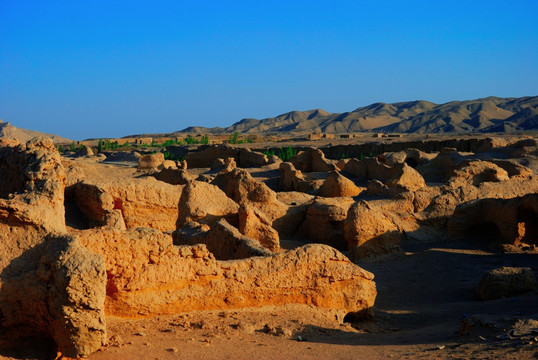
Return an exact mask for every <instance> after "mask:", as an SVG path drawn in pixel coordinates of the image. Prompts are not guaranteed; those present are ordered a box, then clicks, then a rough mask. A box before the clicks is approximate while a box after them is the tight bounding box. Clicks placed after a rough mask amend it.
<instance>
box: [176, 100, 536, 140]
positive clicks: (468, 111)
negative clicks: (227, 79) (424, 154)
mask: <svg viewBox="0 0 538 360" xmlns="http://www.w3.org/2000/svg"><path fill="white" fill-rule="evenodd" d="M526 130H538V96H526V97H521V98H499V97H493V96H491V97H487V98H482V99H476V100H466V101H451V102H448V103H445V104H435V103H432V102H429V101H424V100H416V101H406V102H398V103H392V104H386V103H375V104H372V105H368V106H364V107H360V108H357V109H355V110H353V111H351V112H345V113H329V112H326V111H324V110H322V109H316V110H308V111H292V112H289V113H285V114H282V115H279V116H276V117H272V118H267V119H262V120H258V119H243V120H241V121H239V122H237V123H235V124H233V125H232V126H229V127H226V128H221V127H215V128H204V127H188V128H186V129H184V130H181V131H178V132H176V133H174V134H180V133H209V134H224V133H233V132H235V131H237V132H238V133H246V134H259V133H282V132H289V133H350V132H380V133H418V134H425V133H436V134H440V133H488V132H515V131H526Z"/></svg>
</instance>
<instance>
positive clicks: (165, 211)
mask: <svg viewBox="0 0 538 360" xmlns="http://www.w3.org/2000/svg"><path fill="white" fill-rule="evenodd" d="M3 145H5V146H4V147H2V148H0V174H1V176H0V253H1V254H2V256H1V257H0V319H1V326H2V327H3V328H6V329H10V333H11V334H12V335H13V336H14V337H15V338H16V337H18V336H27V335H31V336H34V335H40V336H45V337H50V338H52V339H53V340H54V341H55V343H56V345H57V347H58V349H59V351H60V352H61V353H62V354H63V355H64V356H68V357H78V356H84V355H88V354H91V353H92V352H95V351H97V350H98V349H99V348H100V347H102V346H103V345H105V344H106V343H107V326H106V317H107V316H117V317H124V318H149V317H155V316H159V315H170V314H179V313H185V312H189V311H194V310H219V309H242V308H256V307H261V306H267V305H273V306H283V305H286V304H305V305H310V306H313V307H319V308H326V309H331V310H334V311H335V312H336V313H337V318H338V319H339V321H344V319H350V318H353V319H359V318H371V316H372V314H373V308H374V305H375V300H376V294H377V292H376V285H375V282H374V274H372V273H370V272H368V271H366V270H364V269H362V268H361V267H359V266H358V265H356V263H354V262H353V261H355V262H357V261H361V260H362V259H371V258H373V257H378V256H384V255H387V254H393V253H395V252H398V251H399V249H400V244H402V243H404V242H411V243H420V242H428V241H433V240H439V239H444V240H446V241H456V240H458V241H460V240H463V241H470V242H472V241H478V240H482V241H485V242H486V243H487V244H489V245H491V246H494V247H495V246H496V247H497V248H498V249H504V251H509V250H514V249H516V250H517V249H521V248H528V249H531V250H532V249H534V250H535V249H536V246H538V240H537V239H538V196H537V195H536V193H537V192H538V181H537V178H536V175H534V172H535V171H536V170H537V169H538V166H537V164H538V163H537V162H536V160H534V159H535V156H536V155H538V152H537V151H538V150H537V149H538V146H537V144H536V142H535V141H534V142H532V143H530V142H529V141H527V142H526V143H525V146H524V147H522V146H521V144H519V143H518V142H513V143H510V142H506V141H505V142H499V141H496V140H495V139H493V140H492V139H490V140H488V141H482V142H479V143H475V142H470V143H469V144H466V146H467V150H472V152H471V151H467V152H463V151H458V149H457V148H447V147H444V148H441V149H437V148H434V147H433V145H431V144H428V143H426V142H425V143H423V144H419V143H415V144H413V145H415V148H410V147H406V148H403V149H393V150H394V151H391V152H384V153H383V154H380V155H377V156H371V157H363V156H362V155H361V156H360V157H355V158H351V159H338V157H337V156H333V154H332V153H331V152H334V151H337V150H335V148H328V149H326V150H325V151H326V152H327V153H329V154H330V156H329V155H327V154H325V153H324V152H323V151H322V150H321V149H314V148H311V149H307V150H305V151H301V152H299V153H298V154H297V156H295V157H293V158H291V159H290V161H289V162H282V161H281V160H280V159H278V158H277V157H275V156H267V155H264V154H263V153H261V152H257V151H252V150H250V149H246V148H233V147H227V146H213V147H205V148H204V147H202V148H201V150H200V151H192V152H189V153H188V155H187V156H186V160H185V161H183V162H181V163H176V162H174V161H165V160H164V157H163V156H162V154H158V155H155V154H154V155H144V156H140V157H138V161H137V163H133V164H132V166H130V167H128V166H123V165H122V166H120V165H113V164H111V163H109V164H107V163H106V162H104V161H103V158H102V157H97V156H94V155H93V154H92V153H90V152H89V151H86V152H84V154H79V155H80V156H81V157H79V158H76V157H62V156H60V154H59V153H58V151H57V150H56V148H55V147H54V144H53V143H52V141H51V140H50V139H48V138H44V137H41V138H35V139H33V140H30V141H29V142H28V143H26V144H21V145H17V144H16V143H9V142H6V143H3ZM456 145H458V144H456ZM351 150H352V149H347V154H352V153H353V151H351ZM527 155H528V157H526V156H527ZM332 158H334V159H332ZM135 159H136V157H135ZM523 164H527V165H523ZM290 244H294V245H293V246H291V245H290ZM503 246H504V248H503ZM499 251H500V250H499ZM344 254H345V255H344ZM529 271H530V270H527V271H526V273H525V274H526V276H528V277H529V278H531V280H528V281H529V282H532V279H533V278H532V271H531V272H530V273H529ZM535 283H536V282H535V281H534V288H535V286H536V285H535ZM491 292H492V291H491V290H483V291H482V292H481V294H482V295H481V296H482V297H485V298H488V297H490V295H487V294H489V293H491ZM486 293H487V294H486ZM483 294H486V295H483ZM492 296H493V295H492ZM495 296H496V295H495Z"/></svg>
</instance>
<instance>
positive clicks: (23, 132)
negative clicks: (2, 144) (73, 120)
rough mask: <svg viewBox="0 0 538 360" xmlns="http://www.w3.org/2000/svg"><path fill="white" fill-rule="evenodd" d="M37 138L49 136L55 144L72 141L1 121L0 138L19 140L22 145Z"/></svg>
mask: <svg viewBox="0 0 538 360" xmlns="http://www.w3.org/2000/svg"><path fill="white" fill-rule="evenodd" d="M37 136H48V137H50V138H51V139H52V141H53V142H54V143H69V142H71V141H72V140H69V139H66V138H64V137H61V136H58V135H53V134H46V133H42V132H40V131H34V130H27V129H21V128H18V127H16V126H13V125H11V124H10V123H8V122H7V123H6V122H3V121H2V120H0V138H10V139H17V140H18V141H19V142H20V143H25V142H27V141H28V140H30V139H32V138H34V137H37Z"/></svg>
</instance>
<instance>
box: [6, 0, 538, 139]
mask: <svg viewBox="0 0 538 360" xmlns="http://www.w3.org/2000/svg"><path fill="white" fill-rule="evenodd" d="M537 94H538V1H536V0H529V1H523V0H522V1H517V0H511V1H494V0H489V1H480V0H477V1H473V0H467V1H431V0H430V1H404V0H402V1H337V0H331V1H313V0H310V1H292V0H288V1H254V0H252V1H233V0H227V1H158V0H153V1H135V0H132V1H100V0H94V1H78V0H77V1H73V0H69V1H42V0H41V1H25V0H0V119H2V120H3V121H5V122H8V121H9V122H11V123H12V124H13V125H15V126H18V127H22V128H27V129H32V130H39V131H44V132H49V133H55V134H58V135H61V136H65V137H68V138H72V139H79V140H80V139H85V138H90V137H120V136H124V135H129V134H137V133H148V132H171V131H176V130H180V129H183V128H185V127H187V126H192V125H198V126H209V127H211V126H228V125H231V124H232V123H234V122H236V121H239V120H240V119H242V118H246V117H255V118H265V117H270V116H275V115H279V114H281V113H284V112H288V111H292V110H308V109H314V108H322V109H325V110H327V111H329V112H344V111H351V110H353V109H355V108H357V107H359V106H364V105H368V104H370V103H373V102H379V101H382V102H396V101H406V100H416V99H423V100H430V101H433V102H438V103H442V102H447V101H450V100H464V99H474V98H480V97H486V96H490V95H495V96H501V97H519V96H526V95H537Z"/></svg>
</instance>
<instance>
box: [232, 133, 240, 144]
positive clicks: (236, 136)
mask: <svg viewBox="0 0 538 360" xmlns="http://www.w3.org/2000/svg"><path fill="white" fill-rule="evenodd" d="M238 137H239V133H238V132H237V131H234V133H233V134H232V136H230V144H237V138H238Z"/></svg>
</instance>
